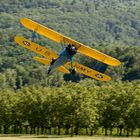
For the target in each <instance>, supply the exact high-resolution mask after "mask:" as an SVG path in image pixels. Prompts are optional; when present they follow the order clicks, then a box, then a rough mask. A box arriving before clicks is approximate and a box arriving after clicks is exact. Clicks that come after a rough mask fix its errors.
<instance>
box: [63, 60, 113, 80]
mask: <svg viewBox="0 0 140 140" xmlns="http://www.w3.org/2000/svg"><path fill="white" fill-rule="evenodd" d="M64 66H66V67H68V68H71V64H70V62H68V63H66V64H65V65H64ZM73 67H74V68H76V71H77V72H79V73H82V74H84V75H87V76H89V77H91V78H94V79H96V80H99V81H110V80H111V78H110V77H109V76H107V75H105V74H103V73H100V72H98V71H96V70H93V69H91V68H88V67H86V66H84V65H81V64H79V63H77V62H73Z"/></svg>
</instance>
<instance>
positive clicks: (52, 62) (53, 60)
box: [50, 58, 56, 66]
mask: <svg viewBox="0 0 140 140" xmlns="http://www.w3.org/2000/svg"><path fill="white" fill-rule="evenodd" d="M55 61H56V59H55V58H52V61H51V63H50V66H51V65H53V64H54V62H55Z"/></svg>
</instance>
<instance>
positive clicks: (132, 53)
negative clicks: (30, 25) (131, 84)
mask: <svg viewBox="0 0 140 140" xmlns="http://www.w3.org/2000/svg"><path fill="white" fill-rule="evenodd" d="M139 6H140V1H139V0H135V1H134V0H113V1H112V0H109V1H108V0H98V1H97V0H69V1H67V0H55V1H54V0H41V1H40V0H26V1H25V0H1V1H0V36H1V37H0V53H1V56H0V80H1V83H3V85H1V87H3V86H6V85H7V84H8V86H10V87H16V88H18V87H21V86H23V85H26V84H34V83H36V82H38V81H39V82H40V84H43V85H46V84H47V85H48V84H53V83H55V85H59V84H60V83H61V82H63V75H62V74H57V73H55V74H54V76H53V75H52V76H50V77H49V78H46V67H45V66H43V65H41V64H39V63H37V62H34V61H33V60H32V56H33V55H35V54H34V53H31V52H29V51H28V50H25V49H23V48H21V47H19V46H18V45H17V44H16V43H15V42H14V41H13V38H14V36H16V35H23V36H25V37H26V38H31V36H32V33H31V32H30V31H29V30H27V29H25V28H23V27H22V26H21V25H20V24H19V19H20V18H22V17H28V18H31V19H32V20H35V21H37V22H39V23H41V24H43V25H45V26H48V27H50V28H52V29H54V30H56V31H58V32H60V33H62V34H64V35H67V36H69V37H71V38H73V39H76V40H78V41H80V42H82V43H84V44H86V45H89V46H90V47H94V48H97V49H99V50H100V51H103V52H105V53H107V54H109V55H111V56H114V57H116V58H118V59H120V60H121V61H122V62H123V63H122V65H121V66H120V67H118V68H111V67H109V68H108V70H107V74H109V75H110V76H112V77H113V79H114V80H115V79H121V80H136V79H140V74H139V73H140V69H139V66H140V62H139V61H138V60H139V59H140V55H139V54H140V48H139V46H140V19H139V17H140V10H139ZM36 42H37V43H38V44H40V45H43V46H48V45H49V46H51V47H50V48H51V49H53V50H54V51H55V52H57V51H59V50H60V49H61V47H60V44H56V43H54V42H53V41H50V40H48V39H46V38H44V37H41V36H39V35H38V38H37V40H36ZM76 58H77V59H78V60H79V62H83V64H86V65H88V66H91V65H95V61H93V60H91V59H89V58H87V57H83V56H81V55H80V56H79V55H78V57H76ZM10 77H11V78H12V81H10V80H9V79H10ZM65 77H66V79H67V77H69V76H65ZM82 78H85V77H83V76H81V75H77V76H76V79H77V80H78V81H79V80H80V79H82ZM51 79H54V81H56V82H53V83H51ZM58 79H59V80H58ZM68 79H69V78H68Z"/></svg>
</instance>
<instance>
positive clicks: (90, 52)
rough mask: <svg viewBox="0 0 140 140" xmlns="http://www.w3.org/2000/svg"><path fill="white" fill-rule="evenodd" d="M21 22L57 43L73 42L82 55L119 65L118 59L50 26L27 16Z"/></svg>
mask: <svg viewBox="0 0 140 140" xmlns="http://www.w3.org/2000/svg"><path fill="white" fill-rule="evenodd" d="M20 22H21V24H22V25H24V26H25V27H26V28H29V29H31V30H33V31H36V32H37V33H39V34H41V35H43V36H45V37H47V38H50V39H52V40H53V41H56V42H58V43H60V42H67V43H69V44H73V45H75V47H76V48H77V49H78V51H79V52H80V53H82V54H84V55H87V56H89V57H91V58H94V59H96V60H98V61H101V62H103V63H105V64H108V65H111V66H118V65H120V61H119V60H117V59H115V58H113V57H111V56H108V55H106V54H104V53H101V52H99V51H97V50H95V49H92V48H90V47H88V46H86V45H84V44H82V43H79V42H77V41H75V40H73V39H71V38H69V37H66V36H64V35H62V34H60V33H58V32H56V31H54V30H52V29H50V28H47V27H45V26H43V25H41V24H39V23H37V22H34V21H32V20H30V19H28V18H22V19H21V20H20Z"/></svg>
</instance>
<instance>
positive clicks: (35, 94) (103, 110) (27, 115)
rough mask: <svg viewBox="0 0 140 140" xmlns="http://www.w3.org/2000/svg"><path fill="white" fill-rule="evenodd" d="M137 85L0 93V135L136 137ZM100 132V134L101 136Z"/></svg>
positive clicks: (139, 127)
mask: <svg viewBox="0 0 140 140" xmlns="http://www.w3.org/2000/svg"><path fill="white" fill-rule="evenodd" d="M139 85H140V81H135V82H121V81H117V82H110V83H105V84H98V85H97V84H95V83H94V82H93V80H89V79H85V80H83V81H81V82H80V83H78V84H75V83H69V84H65V83H64V85H63V86H61V87H56V88H55V87H53V88H51V87H42V86H39V85H38V86H37V85H36V86H29V87H24V88H21V89H20V90H17V91H12V90H6V91H4V90H3V91H1V92H0V133H4V134H6V133H15V134H16V133H17V134H23V133H24V134H25V133H26V134H49V135H50V134H58V135H60V134H66V135H78V134H84V135H95V134H102V133H104V134H105V135H108V134H109V135H120V136H121V135H127V136H129V135H131V136H133V135H137V136H138V135H139V136H140V117H139V116H140V87H139ZM101 128H102V132H101Z"/></svg>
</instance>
